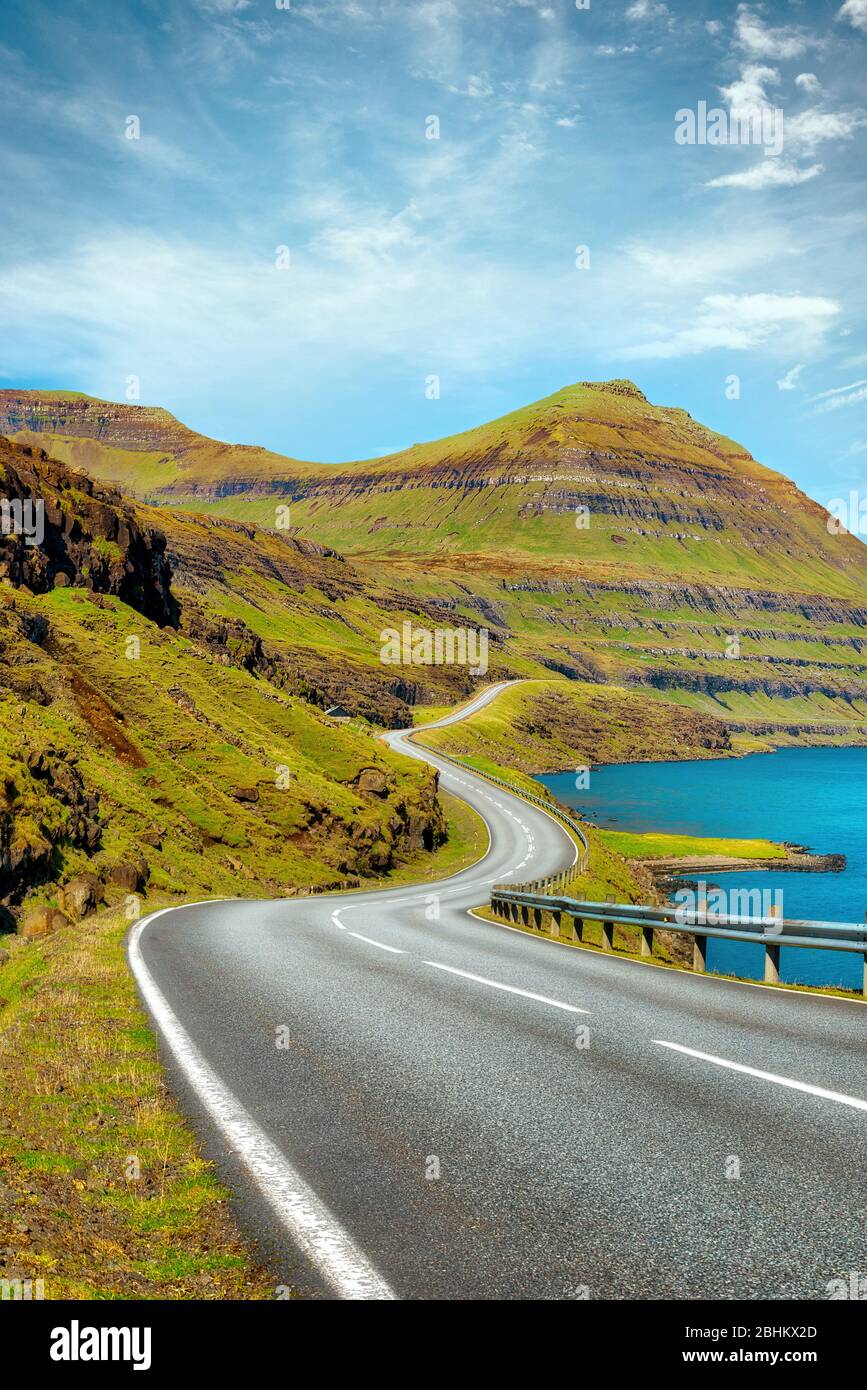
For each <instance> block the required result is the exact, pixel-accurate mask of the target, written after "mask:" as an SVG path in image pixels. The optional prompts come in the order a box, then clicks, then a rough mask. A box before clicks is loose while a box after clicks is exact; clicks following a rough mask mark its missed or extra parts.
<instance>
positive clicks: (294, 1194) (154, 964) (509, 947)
mask: <svg viewBox="0 0 867 1390" xmlns="http://www.w3.org/2000/svg"><path fill="white" fill-rule="evenodd" d="M501 689H502V686H495V687H493V688H492V689H491V690H489V691H487V692H485V693H484V694H483V695H482V696H480V697H479V698H478V699H476V700H474V701H473V702H472V703H471V704H470V705H468V706H467V707H466V708H465V709H464V710H463V711H461V712H459V713H458V714H456V715H452V716H449V718H448V719H446V720H442V721H439V722H440V723H449V722H452V721H453V720H455V719H459V718H465V717H466V715H467V714H469V713H471V712H472V711H473V710H475V709H478V708H479V707H480V706H481V705H483V704H485V703H487V702H488V701H489V700H491V699H495V698H496V696H497V695H498V694H499V693H500V690H501ZM387 738H388V741H389V742H390V744H391V746H392V747H393V748H395V749H397V750H399V751H400V752H401V753H404V754H407V755H408V756H410V757H415V758H422V759H424V760H425V761H427V762H429V763H432V764H433V765H434V766H436V767H437V768H438V769H439V773H440V780H441V785H442V786H443V787H444V788H445V789H446V790H448V791H450V792H452V793H453V794H454V795H456V796H459V797H461V798H463V800H464V801H466V802H468V803H469V804H470V805H471V806H473V807H474V808H475V809H476V810H477V811H478V812H479V813H480V814H481V815H482V816H483V818H484V820H485V821H486V823H487V826H488V830H489V834H490V847H489V850H488V853H487V854H486V856H485V857H484V858H483V859H482V860H481V861H480V862H479V863H477V864H476V865H474V866H473V867H472V868H470V869H466V870H464V871H463V872H461V873H459V874H456V875H455V876H453V877H452V878H449V879H446V880H444V881H442V882H440V883H435V884H426V885H424V886H423V887H419V888H408V889H407V888H404V889H399V888H398V889H389V890H386V891H380V892H363V893H352V894H345V895H341V896H329V897H314V898H309V899H281V900H277V901H269V902H256V901H249V900H229V901H215V902H211V903H202V904H195V905H190V906H184V907H179V908H171V909H164V910H163V911H161V912H156V913H153V914H152V915H151V916H149V917H147V918H145V919H143V920H142V921H141V922H139V923H137V924H136V926H135V928H134V929H133V932H132V933H131V937H130V944H129V954H130V963H131V967H132V969H133V971H134V974H135V976H136V980H137V982H138V985H139V988H140V990H141V993H142V996H143V998H144V1001H145V1004H146V1006H147V1008H148V1010H149V1012H150V1014H151V1017H152V1019H153V1021H154V1024H155V1026H156V1029H157V1032H158V1035H159V1038H160V1044H161V1052H162V1055H163V1057H164V1060H165V1062H166V1066H167V1069H168V1073H169V1079H170V1082H171V1085H172V1088H173V1090H174V1091H175V1094H176V1095H177V1096H178V1098H179V1100H180V1102H181V1105H182V1107H183V1109H184V1111H185V1113H186V1114H187V1115H188V1116H189V1117H190V1119H191V1121H192V1122H193V1124H194V1126H195V1128H196V1130H197V1132H198V1134H199V1135H200V1137H201V1139H202V1142H203V1145H204V1148H205V1151H206V1153H207V1154H208V1156H209V1157H210V1158H212V1159H213V1160H214V1161H215V1163H216V1166H217V1170H218V1172H219V1174H220V1176H221V1177H222V1178H223V1179H224V1180H225V1182H226V1183H227V1185H228V1186H229V1187H231V1188H232V1190H233V1191H234V1193H235V1203H236V1211H237V1214H238V1218H239V1220H240V1222H241V1224H242V1227H243V1228H244V1229H245V1231H246V1232H247V1233H248V1234H250V1235H251V1236H252V1237H253V1238H255V1239H257V1240H258V1241H259V1242H260V1244H261V1246H262V1248H263V1250H264V1251H265V1252H266V1254H267V1256H268V1259H269V1263H270V1264H271V1265H272V1266H273V1267H274V1269H275V1271H276V1279H275V1282H276V1283H277V1284H278V1285H279V1286H280V1289H281V1291H282V1290H283V1288H284V1287H285V1288H286V1289H290V1288H291V1289H295V1290H299V1291H301V1292H302V1293H304V1294H307V1295H308V1296H314V1297H316V1296H319V1297H326V1298H334V1297H338V1298H367V1299H391V1298H397V1299H555V1300H559V1299H585V1298H589V1299H696V1298H711V1299H802V1298H816V1297H818V1298H826V1297H828V1286H829V1283H830V1281H832V1280H837V1279H845V1280H848V1279H849V1278H850V1274H851V1272H852V1271H856V1272H858V1271H860V1272H867V1242H865V1213H867V1195H865V1194H867V1185H865V1161H864V1160H865V1131H867V1061H865V1037H867V1027H865V1025H867V1012H865V1009H864V1006H863V1005H860V1004H858V1003H850V1002H849V1001H847V1000H842V999H840V1000H838V999H833V998H820V997H817V996H813V995H809V994H793V993H788V992H785V991H772V990H762V989H760V988H757V987H754V986H750V985H748V984H738V983H734V982H730V981H725V980H721V979H714V978H713V977H700V978H697V977H693V976H691V975H689V974H687V973H680V972H675V971H670V970H665V969H661V968H656V967H653V966H649V965H645V964H641V963H639V962H637V961H631V960H626V959H616V958H611V957H604V956H602V955H601V954H598V953H595V952H592V951H587V950H581V949H576V948H574V947H570V946H566V945H560V944H556V943H553V942H552V943H546V942H543V941H540V940H538V939H534V938H532V937H530V936H528V935H527V934H525V933H522V932H520V931H517V930H514V929H512V928H509V927H507V926H504V925H497V924H493V923H489V922H486V921H484V920H481V919H479V918H475V917H473V916H471V915H470V913H469V909H471V908H473V907H475V906H478V905H479V904H481V903H484V902H485V901H486V900H487V897H488V894H489V892H490V887H491V884H492V883H494V882H502V881H504V880H507V879H514V880H525V879H528V878H530V877H538V876H541V875H543V874H547V873H553V872H556V871H557V870H559V869H561V868H563V867H565V866H566V865H567V864H569V863H570V862H571V861H572V858H573V857H574V846H573V844H572V842H571V840H570V839H569V838H568V837H567V835H566V833H565V831H564V830H563V829H562V827H561V826H560V825H559V824H558V823H557V821H556V820H554V819H552V818H550V817H548V816H547V815H546V814H545V813H544V812H542V811H541V810H538V809H537V808H535V807H533V806H531V805H530V804H528V803H526V802H524V801H523V800H521V799H520V798H518V797H515V796H513V795H511V794H509V793H507V792H505V791H504V790H501V789H499V788H497V787H496V786H494V785H493V784H491V783H488V782H486V781H485V780H484V779H482V778H479V777H476V776H474V775H472V774H471V773H469V772H466V771H464V770H462V769H459V768H457V767H455V766H454V765H452V764H450V763H448V762H446V761H444V760H443V759H440V758H438V757H437V756H436V755H435V754H433V753H431V752H428V750H426V749H423V748H421V747H419V746H418V745H415V744H413V743H411V742H409V741H408V735H407V733H405V732H398V733H392V734H389V735H387Z"/></svg>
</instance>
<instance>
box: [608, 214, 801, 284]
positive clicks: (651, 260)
mask: <svg viewBox="0 0 867 1390" xmlns="http://www.w3.org/2000/svg"><path fill="white" fill-rule="evenodd" d="M624 250H625V252H626V255H627V256H628V257H629V259H630V261H632V262H633V263H634V264H635V265H636V266H638V268H639V272H640V274H641V275H642V276H643V277H644V278H645V279H646V281H647V283H649V284H654V285H662V286H665V287H680V286H687V285H688V286H690V287H692V288H694V289H698V288H700V287H702V286H705V285H707V286H708V287H713V288H716V289H718V288H719V287H720V286H721V285H725V284H734V285H737V284H739V283H740V282H741V281H742V277H743V276H744V275H745V274H746V272H748V271H751V270H755V269H757V268H758V267H760V266H767V265H773V266H775V267H776V268H777V269H779V267H780V266H781V264H782V263H783V262H784V261H785V260H786V259H790V258H792V257H794V256H798V255H801V254H803V252H804V248H803V246H802V245H801V244H800V243H799V242H798V241H797V240H796V239H795V238H793V237H792V236H791V235H790V234H789V232H788V230H787V229H786V228H785V227H782V228H780V227H777V226H774V225H767V226H762V227H761V228H757V227H750V228H749V230H744V231H743V232H742V233H740V234H738V233H733V232H729V233H728V234H727V235H725V236H718V235H717V236H714V235H706V236H705V237H704V239H701V238H697V237H691V238H690V242H689V254H688V255H686V254H684V250H683V247H681V246H678V247H675V248H674V249H673V250H670V251H669V250H666V249H665V248H663V247H660V246H657V245H655V244H654V243H653V242H645V241H632V242H629V243H628V244H627V245H626V246H625V247H624Z"/></svg>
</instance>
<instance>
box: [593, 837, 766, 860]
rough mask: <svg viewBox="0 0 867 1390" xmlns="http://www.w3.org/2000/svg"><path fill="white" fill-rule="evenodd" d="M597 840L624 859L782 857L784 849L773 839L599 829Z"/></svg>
mask: <svg viewBox="0 0 867 1390" xmlns="http://www.w3.org/2000/svg"><path fill="white" fill-rule="evenodd" d="M599 836H600V839H601V840H602V842H603V843H604V844H606V845H607V846H608V847H609V848H610V849H613V850H616V851H617V853H618V854H621V855H623V857H624V859H677V858H682V857H689V858H700V859H705V858H713V857H715V856H722V857H724V858H730V859H785V858H786V851H785V849H784V848H783V846H782V845H778V844H775V843H774V841H773V840H741V839H719V838H715V837H713V836H705V835H663V834H656V833H649V834H633V833H631V832H629V831H625V830H600V831H599Z"/></svg>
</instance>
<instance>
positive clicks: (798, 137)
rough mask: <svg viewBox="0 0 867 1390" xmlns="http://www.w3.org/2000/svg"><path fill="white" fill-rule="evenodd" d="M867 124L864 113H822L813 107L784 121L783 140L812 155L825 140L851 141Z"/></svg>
mask: <svg viewBox="0 0 867 1390" xmlns="http://www.w3.org/2000/svg"><path fill="white" fill-rule="evenodd" d="M865 124H867V117H865V115H864V113H863V111H820V110H819V108H818V106H811V107H809V108H808V110H806V111H801V112H799V114H798V115H797V116H790V117H789V118H788V119H786V120H785V121H784V125H783V138H784V140H785V141H786V143H787V144H791V143H792V142H794V143H795V144H796V145H800V146H802V147H803V148H804V149H805V150H806V151H807V152H809V153H812V151H813V150H814V149H815V148H816V146H817V145H820V144H822V142H823V141H824V140H851V139H852V136H853V135H854V133H855V131H856V130H857V129H858V128H859V127H860V126H863V125H865Z"/></svg>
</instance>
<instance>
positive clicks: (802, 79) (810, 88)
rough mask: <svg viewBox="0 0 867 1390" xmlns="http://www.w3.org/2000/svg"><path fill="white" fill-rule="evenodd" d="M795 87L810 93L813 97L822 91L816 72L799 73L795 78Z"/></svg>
mask: <svg viewBox="0 0 867 1390" xmlns="http://www.w3.org/2000/svg"><path fill="white" fill-rule="evenodd" d="M795 86H796V87H800V88H801V89H802V90H803V91H805V92H809V93H810V95H811V96H812V95H815V93H816V92H819V91H821V89H822V84H821V82H820V81H819V79H818V77H817V76H816V74H815V73H814V72H799V73H798V76H797V77H796V78H795Z"/></svg>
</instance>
